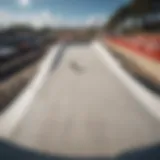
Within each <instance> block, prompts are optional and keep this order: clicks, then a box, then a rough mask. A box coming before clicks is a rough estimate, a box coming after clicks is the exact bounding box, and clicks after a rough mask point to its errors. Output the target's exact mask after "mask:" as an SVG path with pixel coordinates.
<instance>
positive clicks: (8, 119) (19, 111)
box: [0, 44, 61, 138]
mask: <svg viewBox="0 0 160 160" xmlns="http://www.w3.org/2000/svg"><path fill="white" fill-rule="evenodd" d="M60 47H61V45H60V44H57V45H55V46H52V47H51V48H49V49H48V51H47V52H48V53H47V55H46V56H45V57H44V59H43V60H42V62H41V64H40V66H39V68H38V70H37V73H36V75H35V76H34V77H33V79H32V80H31V81H30V83H29V84H28V85H27V86H26V87H25V88H24V89H23V90H22V92H21V93H20V94H19V95H18V96H17V97H16V98H15V99H14V100H13V101H12V102H11V104H9V106H8V107H7V108H8V109H7V110H6V111H5V112H4V113H3V114H2V115H0V137H2V138H8V137H9V136H10V134H11V132H12V131H13V130H14V128H15V127H16V126H17V125H18V122H19V121H20V120H21V119H22V118H23V117H24V116H25V114H26V113H27V111H28V110H29V108H30V103H31V102H32V100H33V99H34V97H35V95H36V93H37V92H38V90H39V89H40V88H41V87H42V85H43V84H44V82H45V80H46V79H47V75H48V73H49V71H50V69H51V67H52V63H53V59H54V57H55V55H56V53H57V52H58V51H59V49H60Z"/></svg>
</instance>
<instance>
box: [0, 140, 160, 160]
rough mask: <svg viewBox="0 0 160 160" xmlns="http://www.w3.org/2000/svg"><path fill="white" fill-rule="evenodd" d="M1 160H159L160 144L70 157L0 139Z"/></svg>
mask: <svg viewBox="0 0 160 160" xmlns="http://www.w3.org/2000/svg"><path fill="white" fill-rule="evenodd" d="M0 159H1V160H13V159H14V160H159V159H160V144H157V145H154V146H150V147H146V148H139V149H136V150H131V151H128V152H126V153H122V154H120V155H118V156H115V157H104V156H103V157H83V156H81V157H79V156H77V157H70V156H65V155H52V156H51V155H47V154H45V153H38V152H36V151H31V150H26V149H25V148H22V147H20V146H17V145H15V144H13V143H10V142H7V141H4V140H1V141H0Z"/></svg>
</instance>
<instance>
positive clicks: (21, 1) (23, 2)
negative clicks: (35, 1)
mask: <svg viewBox="0 0 160 160" xmlns="http://www.w3.org/2000/svg"><path fill="white" fill-rule="evenodd" d="M19 4H20V5H21V6H28V5H29V4H30V1H29V0H19Z"/></svg>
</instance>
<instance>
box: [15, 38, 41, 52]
mask: <svg viewBox="0 0 160 160" xmlns="http://www.w3.org/2000/svg"><path fill="white" fill-rule="evenodd" d="M17 41H18V43H19V50H20V52H25V51H30V50H37V49H39V48H40V45H41V41H40V40H39V39H38V38H37V37H36V36H20V37H18V38H17Z"/></svg>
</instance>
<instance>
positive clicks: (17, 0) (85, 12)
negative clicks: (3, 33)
mask: <svg viewBox="0 0 160 160" xmlns="http://www.w3.org/2000/svg"><path fill="white" fill-rule="evenodd" d="M129 1H130V0H0V19H1V18H2V17H4V24H5V23H6V22H7V23H8V24H9V23H10V22H9V20H10V21H11V23H14V21H15V23H18V22H19V23H22V22H23V23H24V22H28V23H35V24H34V25H37V26H38V25H39V26H41V25H43V24H46V25H51V26H56V25H71V26H72V25H73V26H76V25H77V26H78V25H101V24H102V23H104V21H105V20H107V17H109V16H110V15H111V14H113V13H114V11H115V10H116V9H117V8H118V7H120V6H122V5H123V4H125V3H128V2H129ZM7 17H8V19H9V20H8V21H7ZM2 19H3V18H2ZM2 19H1V20H0V23H2V21H3V20H2ZM36 19H37V20H36ZM36 21H37V22H36ZM36 23H37V24H36Z"/></svg>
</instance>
